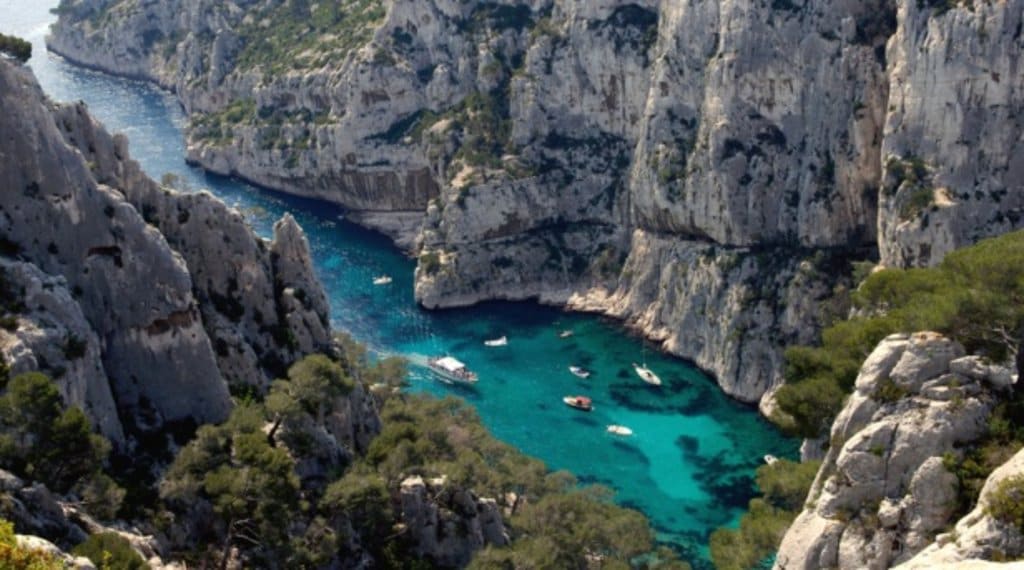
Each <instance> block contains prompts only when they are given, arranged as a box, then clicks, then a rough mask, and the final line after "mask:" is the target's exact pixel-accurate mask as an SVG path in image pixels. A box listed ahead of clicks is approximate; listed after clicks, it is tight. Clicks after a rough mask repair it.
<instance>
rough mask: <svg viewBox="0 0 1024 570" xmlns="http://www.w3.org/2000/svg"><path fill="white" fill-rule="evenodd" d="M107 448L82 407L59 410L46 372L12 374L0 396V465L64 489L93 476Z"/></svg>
mask: <svg viewBox="0 0 1024 570" xmlns="http://www.w3.org/2000/svg"><path fill="white" fill-rule="evenodd" d="M109 452H110V443H109V442H107V440H105V439H104V438H102V437H101V436H98V435H95V434H93V433H92V426H91V425H90V424H89V420H88V419H87V418H86V417H85V413H83V412H82V410H81V409H79V408H77V407H72V408H68V409H66V410H65V409H64V405H63V402H62V401H61V396H60V393H59V392H58V391H57V387H56V386H55V385H54V384H53V382H52V381H51V380H50V379H49V378H48V377H46V376H45V375H43V374H40V373H38V372H30V373H26V374H20V375H18V376H15V377H14V378H12V379H11V381H10V382H9V383H8V386H7V393H5V394H4V395H3V396H0V466H3V467H4V468H6V469H10V470H12V471H14V472H15V473H17V474H19V475H22V476H24V477H27V478H29V479H35V480H37V481H40V482H42V483H44V484H46V486H48V487H50V488H51V489H53V490H55V491H57V492H59V493H64V492H67V491H68V490H70V489H71V488H72V487H73V486H74V485H76V484H78V483H80V482H82V481H83V480H84V479H86V478H88V477H91V476H93V475H95V474H96V473H97V472H98V471H99V469H100V466H101V465H102V464H103V461H104V460H105V459H106V457H107V454H108V453H109Z"/></svg>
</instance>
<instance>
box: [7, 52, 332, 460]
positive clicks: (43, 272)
mask: <svg viewBox="0 0 1024 570" xmlns="http://www.w3.org/2000/svg"><path fill="white" fill-rule="evenodd" d="M0 106H2V108H3V109H4V113H3V114H2V117H0V130H2V132H4V133H6V134H5V136H4V137H3V138H2V140H0V188H3V190H2V192H3V194H2V199H0V242H2V243H3V246H4V255H5V257H4V259H3V260H2V263H0V267H2V269H3V277H4V279H3V282H4V287H5V288H6V290H7V292H8V293H10V297H9V298H8V300H7V301H5V303H9V304H10V306H6V307H5V309H6V310H9V311H10V312H11V313H13V314H14V318H15V322H14V324H13V326H11V327H5V330H3V331H0V353H2V355H3V358H4V361H5V362H7V363H8V365H9V366H10V367H11V369H12V371H15V372H21V371H26V370H36V369H38V370H43V371H45V372H47V373H49V374H50V375H51V376H53V377H54V378H55V379H56V380H57V381H58V384H59V385H60V388H61V391H62V393H63V394H64V395H65V397H66V399H67V401H68V402H69V403H72V404H77V405H81V406H82V407H83V409H84V410H85V411H86V412H87V414H89V416H90V418H91V419H92V420H93V422H94V423H95V424H96V425H97V426H98V427H99V429H100V430H101V431H102V432H103V433H104V434H105V435H107V436H108V437H109V438H111V439H112V440H113V441H114V442H116V443H118V444H123V443H125V436H126V435H127V434H129V433H138V432H140V431H142V432H145V431H152V430H157V429H161V428H165V427H167V426H168V425H171V424H174V423H177V422H185V423H195V424H201V423H206V422H214V421H219V420H221V419H223V418H225V417H226V415H227V413H228V411H229V409H230V407H231V401H230V397H229V393H228V386H229V383H252V384H256V385H257V386H260V385H263V384H264V383H265V382H266V381H267V378H269V377H270V376H269V375H271V374H276V373H277V372H278V371H279V369H280V368H281V367H282V365H283V364H284V363H287V362H290V361H291V360H293V359H294V358H295V357H296V356H298V355H302V354H306V353H309V352H313V351H316V350H323V349H325V348H327V347H328V346H329V343H330V335H329V327H328V321H327V305H326V300H325V296H324V293H323V291H322V288H321V286H320V284H319V282H318V281H317V280H316V278H315V276H314V274H313V270H312V267H311V264H310V260H309V254H308V250H307V246H306V243H305V238H304V237H303V235H302V233H301V230H300V229H299V228H298V227H297V226H296V225H295V222H294V220H291V219H290V218H286V219H285V220H283V221H282V222H280V223H279V226H278V228H277V232H276V236H275V240H274V241H273V242H271V243H265V242H264V240H262V239H260V238H258V237H257V236H255V235H254V234H253V233H252V231H251V230H250V229H249V228H247V227H246V226H245V224H244V222H243V221H242V218H241V216H240V215H239V214H238V213H237V212H233V211H231V210H229V209H228V208H227V207H225V206H224V205H223V204H222V203H220V202H218V201H217V200H215V199H214V198H212V197H211V196H209V195H203V194H199V195H185V194H177V193H175V192H173V191H171V190H169V189H164V188H160V187H159V185H157V184H156V183H155V182H153V181H152V180H150V179H148V178H147V177H145V175H143V174H142V172H141V170H140V169H139V167H138V165H137V164H136V163H135V162H134V161H132V160H131V159H130V157H129V155H128V150H127V142H126V140H125V139H124V138H123V137H120V136H118V137H111V136H110V135H109V134H107V133H106V132H105V131H104V130H103V128H102V127H100V126H99V125H98V124H97V123H96V122H95V121H93V120H92V119H91V118H90V117H89V115H88V113H87V112H86V109H85V107H84V105H81V104H78V105H59V104H55V103H51V102H49V101H47V100H46V98H45V97H44V95H43V94H42V92H41V90H40V89H39V86H38V84H37V83H36V82H35V79H34V78H33V77H32V75H31V74H30V73H28V72H27V71H25V70H23V69H20V68H17V67H15V66H13V65H12V64H9V63H6V62H4V61H0Z"/></svg>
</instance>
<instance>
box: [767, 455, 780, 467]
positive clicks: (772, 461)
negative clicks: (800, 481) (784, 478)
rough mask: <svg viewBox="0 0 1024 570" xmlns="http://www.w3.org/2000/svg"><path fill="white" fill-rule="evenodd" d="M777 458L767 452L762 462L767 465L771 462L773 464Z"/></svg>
mask: <svg viewBox="0 0 1024 570" xmlns="http://www.w3.org/2000/svg"><path fill="white" fill-rule="evenodd" d="M778 460H779V458H778V457H775V456H774V455H771V454H768V455H765V456H764V462H765V463H767V464H768V465H772V464H774V463H775V462H776V461H778Z"/></svg>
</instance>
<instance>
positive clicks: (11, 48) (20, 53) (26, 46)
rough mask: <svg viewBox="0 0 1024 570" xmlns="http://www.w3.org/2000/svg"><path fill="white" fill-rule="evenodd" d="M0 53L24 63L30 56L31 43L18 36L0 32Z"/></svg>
mask: <svg viewBox="0 0 1024 570" xmlns="http://www.w3.org/2000/svg"><path fill="white" fill-rule="evenodd" d="M0 55H6V56H7V57H10V58H13V59H16V60H18V61H20V62H21V63H25V62H27V61H28V60H29V59H31V58H32V44H30V43H29V42H27V41H25V40H23V39H21V38H18V37H14V36H7V35H4V34H0Z"/></svg>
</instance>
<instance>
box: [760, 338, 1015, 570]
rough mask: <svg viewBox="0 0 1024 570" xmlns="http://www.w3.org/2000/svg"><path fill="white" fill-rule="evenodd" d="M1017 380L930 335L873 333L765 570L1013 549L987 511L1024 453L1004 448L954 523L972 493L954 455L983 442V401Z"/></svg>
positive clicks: (918, 564)
mask: <svg viewBox="0 0 1024 570" xmlns="http://www.w3.org/2000/svg"><path fill="white" fill-rule="evenodd" d="M1016 380H1017V373H1016V371H1013V370H1010V369H1009V368H1006V367H1003V366H999V365H994V364H990V363H988V362H986V361H985V360H984V359H982V358H980V357H977V356H970V355H965V351H964V348H963V347H962V346H961V345H960V344H958V343H957V342H955V341H952V340H950V339H948V338H945V337H943V336H941V335H938V334H936V333H917V334H913V335H906V334H897V335H892V336H889V337H888V338H886V339H885V340H884V341H882V342H881V343H880V344H879V345H878V346H877V347H876V348H875V350H874V351H873V352H872V353H871V355H870V356H868V358H867V359H866V360H865V361H864V364H863V366H862V367H861V369H860V374H859V375H858V376H857V382H856V391H855V392H854V393H853V394H852V395H850V396H849V398H848V400H847V401H846V404H845V406H844V407H843V410H842V411H841V412H840V414H839V416H838V417H837V418H836V419H835V422H834V423H833V425H832V430H831V434H830V441H831V444H830V448H829V451H828V453H827V455H826V457H825V459H824V461H823V462H822V465H821V468H820V470H819V471H818V476H817V479H816V480H815V482H814V484H813V486H812V487H811V491H810V494H809V495H808V497H807V501H806V504H805V505H804V508H803V510H802V512H800V514H799V515H798V516H797V518H796V520H795V521H794V522H793V524H792V526H791V527H790V528H789V530H788V531H787V532H786V535H785V538H784V539H783V541H782V545H781V546H780V547H779V551H778V554H777V556H776V559H775V567H776V568H779V569H780V570H781V569H791V570H792V569H811V568H889V567H893V566H898V567H901V568H930V567H937V566H934V565H938V564H940V563H943V564H951V563H958V562H963V561H966V560H971V559H981V560H998V559H1009V560H1013V559H1016V558H1019V557H1020V556H1022V555H1024V538H1022V535H1021V529H1020V528H1017V527H1016V526H1015V525H1014V524H1013V523H1012V522H1007V521H1006V520H1002V519H1000V518H997V517H995V516H993V515H992V512H993V511H992V509H991V503H992V502H993V501H994V499H993V498H992V497H993V496H994V495H993V493H994V490H995V489H996V488H997V487H998V486H999V483H1000V482H1001V481H1005V480H1007V479H1010V478H1013V477H1016V478H1020V477H1021V476H1022V474H1024V471H1022V469H1021V467H1022V463H1021V461H1022V458H1024V452H1018V453H1016V454H1014V453H1013V451H1014V449H1008V450H1005V451H1007V452H1009V453H1010V455H1011V457H1009V458H1008V461H1006V463H1005V464H1003V465H1002V466H1001V467H999V468H998V469H996V470H995V471H994V472H993V473H992V474H991V475H989V476H988V478H987V480H986V481H985V482H984V486H983V488H982V489H981V491H980V495H979V496H978V497H977V498H975V499H976V501H977V504H976V506H975V508H974V509H973V510H972V511H971V512H969V513H966V514H964V516H963V517H962V518H960V519H959V521H958V520H957V518H958V511H959V510H960V509H961V507H962V505H963V504H964V502H965V500H970V499H972V498H971V497H970V493H971V491H970V489H968V488H966V487H965V485H966V484H967V483H966V481H965V479H964V478H965V471H964V467H963V465H964V459H965V454H966V453H968V450H969V448H970V447H971V446H976V445H980V444H981V443H982V440H983V439H985V438H989V439H991V437H992V436H991V432H992V431H993V428H992V425H993V418H994V417H995V416H994V409H995V407H996V406H997V405H999V403H1000V402H1005V401H1006V400H1007V399H1008V398H1009V397H1010V392H1011V390H1013V389H1014V384H1015V382H1016ZM988 449H989V451H988V452H987V453H1002V452H1003V451H998V449H999V448H998V447H996V446H992V447H989V448H988ZM972 461H973V459H972ZM999 500H1002V501H1007V500H1009V501H1017V500H1019V498H1014V497H1013V496H1012V495H1011V496H1009V498H1008V497H1007V496H1005V495H1004V496H1003V497H1002V498H1001V499H999Z"/></svg>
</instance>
